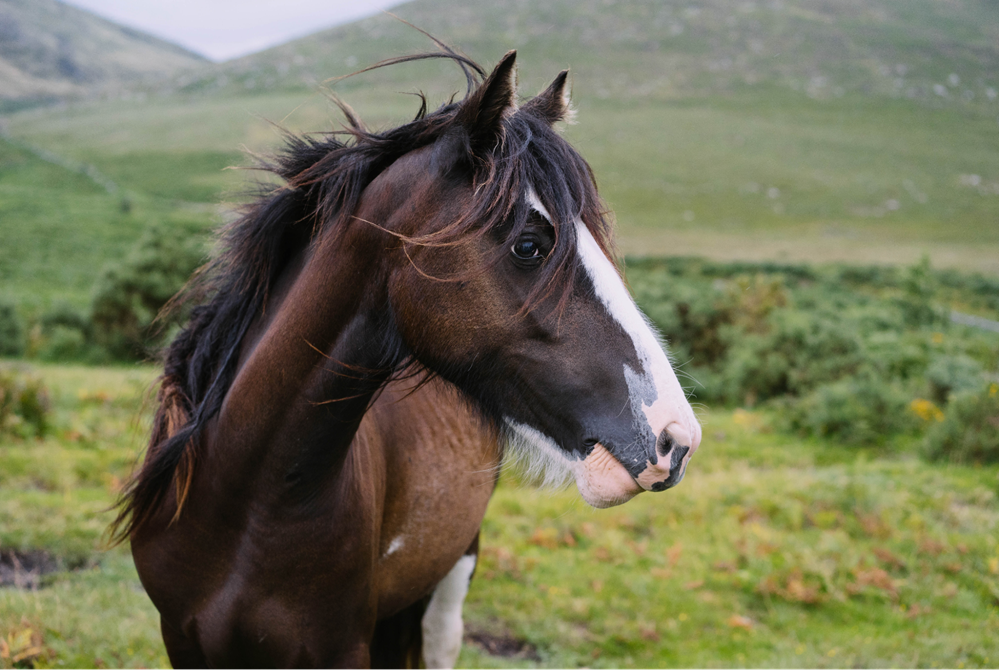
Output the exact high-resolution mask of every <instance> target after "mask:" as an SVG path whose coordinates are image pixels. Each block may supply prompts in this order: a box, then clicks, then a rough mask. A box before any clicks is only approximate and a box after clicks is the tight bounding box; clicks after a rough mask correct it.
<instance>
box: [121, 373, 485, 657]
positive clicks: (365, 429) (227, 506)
mask: <svg viewBox="0 0 999 670" xmlns="http://www.w3.org/2000/svg"><path fill="white" fill-rule="evenodd" d="M412 387H413V382H394V383H392V384H389V385H388V386H387V387H386V389H385V391H384V392H383V393H382V394H381V395H380V396H379V398H378V400H377V401H376V402H375V403H374V404H373V405H372V407H371V409H370V411H369V412H367V413H366V414H365V417H364V419H363V420H362V422H361V425H360V427H359V429H358V431H357V434H356V435H355V436H354V439H353V442H352V444H351V445H350V448H349V449H348V450H347V452H346V459H345V461H344V463H343V464H342V466H341V468H340V470H339V472H338V473H337V475H336V476H335V477H331V478H330V480H331V482H330V484H329V489H328V490H329V493H330V495H327V496H324V497H323V499H321V500H317V501H315V502H314V503H312V504H309V505H308V506H307V507H306V510H307V512H306V513H305V514H304V518H301V517H302V516H303V515H301V514H299V515H296V516H299V517H300V518H289V517H291V516H292V514H290V513H289V510H288V509H287V507H285V506H283V505H261V496H258V495H256V494H250V495H246V494H245V493H243V494H242V495H241V493H240V491H239V490H238V488H242V486H241V483H239V482H234V484H235V485H236V487H237V489H233V490H227V487H225V486H224V485H220V483H219V479H220V477H219V475H218V473H215V472H212V470H211V469H209V468H207V467H206V468H203V469H200V470H199V472H198V475H197V477H198V481H195V482H193V483H192V487H191V495H190V497H189V499H188V501H187V503H186V504H185V513H186V514H189V515H190V516H191V517H192V518H193V519H196V520H199V521H201V523H185V524H181V523H177V524H174V525H173V526H169V525H168V524H169V518H168V516H167V515H164V516H163V518H162V519H161V520H160V522H159V523H155V522H154V523H150V524H148V525H147V526H146V529H144V531H143V532H141V533H138V534H136V536H134V537H133V540H132V546H133V552H134V554H135V558H136V563H137V565H138V566H139V567H140V571H141V573H142V575H143V583H144V585H145V587H146V590H147V592H148V593H149V596H150V597H151V598H152V599H153V602H155V603H156V604H157V607H159V609H160V612H161V614H162V617H163V624H162V626H163V637H164V640H165V641H166V644H167V650H168V651H169V653H170V660H171V662H172V663H173V664H174V666H175V667H190V666H193V667H201V666H204V665H206V664H208V663H209V660H210V661H211V664H212V665H220V666H242V667H255V666H259V665H261V664H263V665H280V666H301V665H312V666H316V665H318V666H323V665H328V664H330V663H331V661H332V662H335V663H337V664H340V665H346V666H354V667H363V666H365V665H367V664H369V663H372V664H374V665H377V666H382V667H404V666H406V665H414V664H415V662H416V661H418V660H419V657H418V656H416V654H417V653H418V652H419V651H420V646H421V645H420V632H421V620H422V618H423V616H424V608H425V606H426V604H427V603H426V599H427V597H428V596H430V594H432V593H433V591H434V588H435V587H436V586H437V585H438V584H439V583H440V582H441V581H442V580H444V579H445V577H446V576H447V575H448V573H449V572H450V571H451V570H452V569H453V568H454V567H455V566H456V565H458V564H459V561H460V560H461V559H462V557H463V555H466V554H467V555H470V556H472V558H473V561H474V554H475V550H476V544H477V534H478V530H479V524H480V523H481V521H482V517H483V515H484V514H485V511H486V503H487V502H488V501H489V496H490V494H491V493H492V491H493V486H494V484H495V477H496V472H497V470H496V466H497V464H498V463H499V457H500V454H499V449H498V444H497V442H496V440H495V437H494V433H493V431H491V430H489V429H488V428H487V427H486V426H484V425H483V423H482V421H481V419H479V418H478V417H477V416H475V415H474V414H472V413H471V411H470V409H469V408H468V407H467V406H466V404H465V403H464V402H460V401H457V402H456V400H457V399H456V397H455V392H454V391H453V390H452V389H447V388H445V387H444V384H443V383H442V382H440V381H435V382H431V383H429V384H427V385H425V386H423V387H421V388H420V389H419V390H418V391H416V392H412ZM431 446H432V447H433V448H430V447H431ZM399 464H405V466H404V467H399ZM230 467H231V468H232V469H233V472H234V474H235V473H236V472H238V473H240V474H245V473H246V472H247V470H248V469H249V468H247V466H246V465H245V464H234V463H231V464H227V465H226V469H229V468H230ZM443 482H447V486H444V485H443ZM268 486H269V485H265V488H266V487H268ZM201 491H205V494H204V495H203V496H202V495H199V494H200V492H201ZM220 501H223V504H219V502H220ZM164 509H167V510H168V509H169V506H167V507H165V508H164ZM216 517H217V518H216ZM220 531H223V532H220ZM226 531H227V532H226ZM473 564H474V563H473ZM463 567H464V566H463ZM468 567H470V566H468ZM456 576H457V577H461V579H463V580H464V585H466V586H467V583H468V578H469V577H470V576H471V575H470V570H468V571H467V572H466V573H465V574H464V575H456ZM192 594H199V595H201V596H202V597H203V598H204V600H203V601H201V602H191V596H192ZM460 604H461V603H460V602H458V603H456V604H449V603H445V609H444V611H438V612H437V615H442V614H443V615H444V616H445V618H446V617H447V615H448V614H449V613H450V615H451V619H452V621H447V620H445V621H444V622H443V625H439V626H438V627H437V630H436V631H435V632H436V634H437V637H436V638H434V639H433V640H431V642H433V643H434V644H424V645H423V646H424V649H423V651H424V654H425V655H426V657H427V660H428V661H429V663H428V665H433V664H435V663H440V662H445V663H446V662H447V660H448V659H449V658H450V661H451V662H452V663H453V660H454V659H453V656H456V652H457V646H458V645H460V642H461V631H460V625H459V626H458V627H457V628H456V627H455V625H454V623H453V618H454V614H455V613H457V615H459V616H460ZM448 605H450V612H449V611H448V609H447V606H448ZM455 605H457V607H458V609H457V610H455V609H454V608H455ZM437 609H438V610H440V608H437ZM359 613H366V614H367V617H359V616H358V614H359ZM376 619H380V620H383V623H382V624H381V628H382V629H383V630H380V631H378V632H379V633H380V635H378V636H377V637H378V640H377V643H376V644H373V645H371V647H370V649H369V648H368V645H367V644H364V643H366V642H367V641H370V640H373V639H375V638H376V629H377V628H378V624H376ZM309 621H316V622H322V626H321V628H320V629H319V630H315V634H313V635H309V634H308V633H307V631H310V629H315V626H309V625H308V622H309ZM258 632H259V633H258ZM428 632H429V631H428ZM258 634H259V636H260V637H259V638H257V637H256V636H257V635H258ZM369 653H370V657H369Z"/></svg>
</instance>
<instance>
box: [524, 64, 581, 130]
mask: <svg viewBox="0 0 999 670" xmlns="http://www.w3.org/2000/svg"><path fill="white" fill-rule="evenodd" d="M568 80H569V71H568V70H562V71H561V72H559V73H558V76H557V77H555V81H553V82H552V83H551V84H550V85H549V86H548V88H546V89H545V90H543V91H541V93H538V94H537V95H536V96H534V97H533V98H531V99H530V100H528V101H527V103H526V104H525V105H524V109H525V110H527V111H530V113H532V114H534V115H535V116H539V117H541V118H542V119H544V120H545V121H547V122H548V123H549V124H554V123H556V122H558V121H567V122H568V121H571V120H572V116H573V110H572V108H571V107H570V106H569V83H568Z"/></svg>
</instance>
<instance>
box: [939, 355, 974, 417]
mask: <svg viewBox="0 0 999 670" xmlns="http://www.w3.org/2000/svg"><path fill="white" fill-rule="evenodd" d="M926 381H927V382H928V383H929V387H930V388H929V391H930V394H929V395H930V398H932V399H933V401H934V402H936V403H938V404H940V405H943V404H945V403H946V402H947V401H948V400H949V399H950V396H951V395H952V394H954V393H961V392H963V391H973V390H976V389H978V388H979V387H980V386H981V385H982V366H981V365H979V364H978V362H977V361H975V360H974V359H973V358H970V357H969V356H965V355H964V354H957V355H952V356H940V357H938V358H936V359H935V360H934V361H933V362H932V363H931V364H930V366H929V367H928V368H927V369H926Z"/></svg>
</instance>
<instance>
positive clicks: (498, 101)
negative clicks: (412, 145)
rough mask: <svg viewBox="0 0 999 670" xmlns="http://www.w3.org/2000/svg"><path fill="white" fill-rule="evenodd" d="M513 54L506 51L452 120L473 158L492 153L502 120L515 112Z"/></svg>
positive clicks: (515, 89)
mask: <svg viewBox="0 0 999 670" xmlns="http://www.w3.org/2000/svg"><path fill="white" fill-rule="evenodd" d="M516 60H517V52H516V51H509V52H507V54H506V55H505V56H503V59H502V60H500V62H499V65H497V66H496V69H495V70H493V71H492V74H490V75H489V76H488V77H486V80H485V81H484V82H482V85H481V86H479V88H478V89H476V90H475V92H474V93H472V94H471V95H470V96H468V98H466V99H465V101H464V102H463V103H462V104H461V109H460V110H458V114H457V116H456V117H455V120H456V121H457V122H458V123H459V124H460V125H461V126H463V127H464V129H465V132H467V133H468V141H469V148H470V149H471V151H472V153H473V154H474V155H476V156H482V155H484V154H486V153H488V152H489V151H492V150H493V149H494V148H495V147H496V145H497V144H498V143H499V141H500V140H501V139H502V137H503V119H504V118H506V117H507V116H509V115H510V114H513V112H514V111H516V108H517V105H516V101H515V99H516V95H517V70H516V68H515V67H514V63H515V61H516Z"/></svg>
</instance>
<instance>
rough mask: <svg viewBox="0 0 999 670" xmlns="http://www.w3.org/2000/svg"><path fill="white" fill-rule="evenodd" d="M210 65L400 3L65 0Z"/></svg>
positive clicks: (350, 0)
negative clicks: (185, 50) (207, 60)
mask: <svg viewBox="0 0 999 670" xmlns="http://www.w3.org/2000/svg"><path fill="white" fill-rule="evenodd" d="M64 1H65V2H68V3H69V4H71V5H76V6H77V7H83V8H84V9H89V10H90V11H92V12H94V13H95V14H100V15H101V16H103V17H104V18H107V19H111V20H112V21H115V22H116V23H120V24H123V25H126V26H131V27H133V28H138V29H140V30H144V31H146V32H147V33H152V34H153V35H156V36H157V37H162V38H164V39H167V40H170V41H171V42H175V43H177V44H180V45H181V46H184V47H186V48H188V49H190V50H191V51H196V52H197V53H199V54H202V55H204V56H207V57H208V58H211V59H212V60H215V61H224V60H229V59H230V58H236V57H238V56H244V55H246V54H249V53H253V52H254V51H259V50H260V49H266V48H267V47H271V46H275V45H277V44H281V43H282V42H287V41H288V40H290V39H294V38H296V37H302V36H303V35H308V34H309V33H314V32H316V31H317V30H322V29H323V28H329V27H331V26H335V25H337V24H340V23H347V22H349V21H354V20H356V19H359V18H362V17H365V16H369V15H371V14H375V13H376V12H379V11H381V10H382V9H387V8H389V7H392V6H393V5H398V4H401V3H402V0H64Z"/></svg>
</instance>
